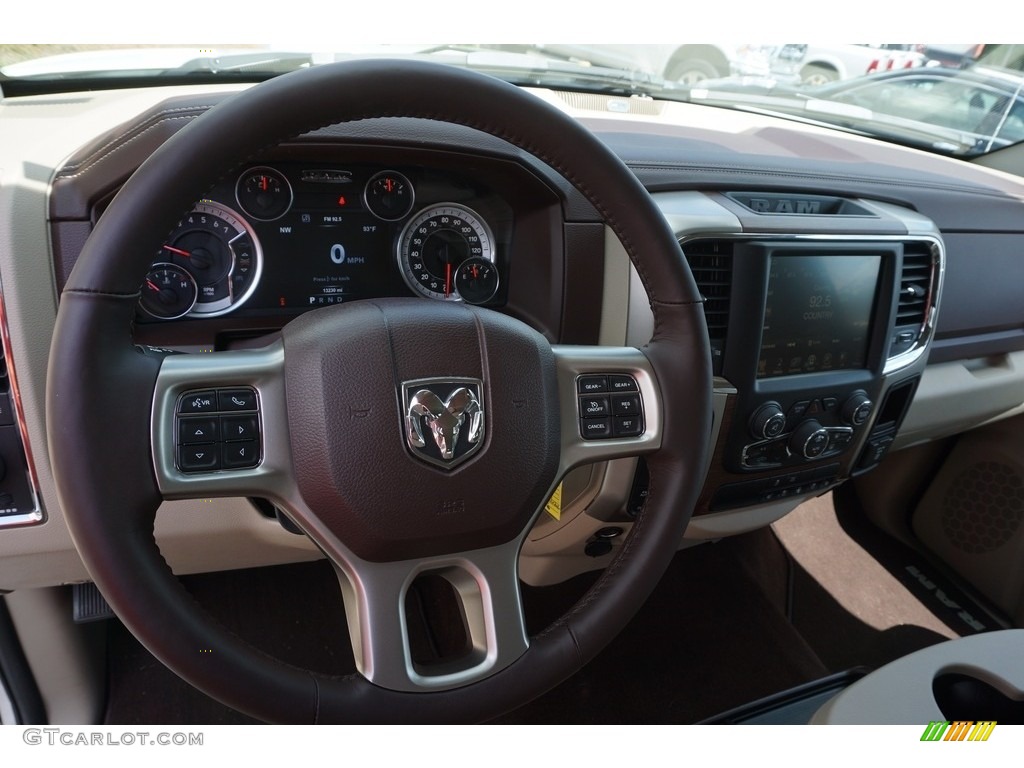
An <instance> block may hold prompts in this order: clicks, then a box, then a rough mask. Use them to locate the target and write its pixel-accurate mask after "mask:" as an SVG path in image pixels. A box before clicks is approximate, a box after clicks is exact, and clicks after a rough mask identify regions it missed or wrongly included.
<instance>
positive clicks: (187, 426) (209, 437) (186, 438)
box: [178, 417, 218, 445]
mask: <svg viewBox="0 0 1024 768" xmlns="http://www.w3.org/2000/svg"><path fill="white" fill-rule="evenodd" d="M217 427H218V423H217V418H216V417H214V418H212V419H204V418H191V419H179V420H178V443H180V444H182V445H190V444H192V443H209V442H211V441H214V440H217V439H218V435H217V432H218V429H217Z"/></svg>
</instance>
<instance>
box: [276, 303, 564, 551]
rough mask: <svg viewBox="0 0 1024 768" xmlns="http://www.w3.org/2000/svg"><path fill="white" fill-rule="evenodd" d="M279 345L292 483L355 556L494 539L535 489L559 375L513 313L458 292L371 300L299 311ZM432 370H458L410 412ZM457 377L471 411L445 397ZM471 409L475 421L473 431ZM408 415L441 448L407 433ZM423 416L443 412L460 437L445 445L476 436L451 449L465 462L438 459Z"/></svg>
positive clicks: (546, 485)
mask: <svg viewBox="0 0 1024 768" xmlns="http://www.w3.org/2000/svg"><path fill="white" fill-rule="evenodd" d="M284 350H285V383H286V391H287V408H288V422H289V432H290V434H291V447H292V461H293V464H294V466H295V468H296V474H295V477H296V481H297V485H298V488H299V491H300V493H301V494H302V497H303V499H304V500H305V502H306V504H307V505H308V506H309V508H310V509H311V510H312V511H313V512H314V513H315V514H316V515H317V517H318V518H319V519H320V520H321V521H322V522H323V523H324V524H326V525H327V526H328V527H329V528H331V529H332V530H333V531H334V532H335V534H336V535H337V536H338V537H339V538H341V539H342V540H343V541H344V542H345V544H346V546H348V547H349V548H350V549H351V550H352V551H353V552H354V553H355V554H357V555H358V556H359V557H361V558H364V559H366V560H373V561H382V560H395V559H399V560H407V559H410V558H424V557H431V556H436V555H440V554H445V553H450V552H457V551H463V550H467V549H483V548H486V547H490V546H496V545H498V544H503V543H506V542H509V541H512V540H513V539H515V538H516V536H518V535H519V534H520V532H521V531H522V530H523V529H524V528H525V527H526V525H527V524H528V523H529V521H530V519H531V517H532V516H533V514H534V512H535V511H536V510H537V508H538V507H539V505H540V504H542V503H543V502H544V500H545V494H546V493H547V492H548V491H549V490H550V488H551V487H552V484H553V482H554V479H555V473H556V471H557V470H558V461H559V454H560V450H561V446H560V439H559V438H560V424H561V420H560V412H559V399H558V383H557V378H556V375H555V364H554V355H553V353H552V351H551V346H550V344H548V342H547V341H546V340H545V339H544V337H543V336H541V335H540V334H539V333H537V332H536V331H534V330H533V329H531V328H529V327H528V326H526V325H524V324H523V323H520V322H518V321H516V320H513V319H511V318H509V317H506V316H505V315H501V314H498V313H495V312H489V311H486V310H480V309H477V308H475V307H469V306H462V305H447V304H446V305H439V304H436V303H434V302H428V301H422V300H418V299H394V300H388V301H367V302H359V303H355V304H350V305H340V306H336V307H327V308H324V309H322V310H317V311H314V312H310V313H307V314H305V315H303V316H302V317H300V318H298V319H297V320H295V321H294V322H292V323H290V324H289V325H288V326H286V327H285V329H284ZM429 379H440V380H441V381H448V382H454V384H453V385H450V386H448V387H447V391H446V389H444V388H441V389H438V391H439V392H440V393H441V395H440V396H438V395H437V394H436V393H435V394H434V397H435V399H436V401H437V405H439V406H440V408H438V409H437V410H436V415H435V416H434V418H433V419H432V418H431V416H430V415H426V416H424V415H419V414H416V413H410V405H411V402H412V399H413V398H415V396H416V394H418V393H419V392H420V391H427V392H430V391H431V390H429V389H425V385H422V386H415V387H412V388H410V387H408V383H410V382H423V381H425V380H429ZM462 379H466V380H475V381H479V382H481V385H479V386H480V387H482V391H479V392H477V393H474V394H475V397H476V408H475V409H474V410H475V412H474V413H472V414H469V418H470V421H469V422H467V421H466V413H465V410H463V409H465V408H468V407H469V406H468V404H465V403H462V404H460V403H456V404H454V408H453V404H452V403H448V405H447V407H445V400H448V399H450V398H451V396H452V395H453V394H455V393H456V392H457V391H458V390H459V389H465V387H459V386H455V384H457V383H458V381H459V380H462ZM403 393H407V394H405V395H404V396H403ZM442 396H443V397H444V400H442V399H441V397H442ZM406 398H408V399H406ZM420 400H422V401H424V403H421V405H423V404H425V402H426V401H427V400H428V398H427V397H426V396H425V395H424V396H421V398H420ZM453 411H457V413H453ZM445 416H447V417H448V421H447V422H445V419H444V418H443V417H445ZM459 416H461V417H462V424H461V425H459V426H460V427H461V428H460V429H459V432H458V434H457V435H455V434H453V432H454V430H453V429H452V427H453V426H454V425H456V424H458V417H459ZM473 418H477V421H478V425H477V426H478V430H479V432H480V433H481V434H479V435H478V436H477V437H478V442H476V443H475V444H470V442H469V441H470V437H471V435H470V434H469V433H470V432H471V430H472V427H473V424H472V419H473ZM415 419H422V422H419V421H416V422H414V423H416V425H417V426H418V427H419V428H420V430H421V431H425V430H426V433H425V434H424V435H423V437H424V440H423V442H424V443H426V445H424V449H430V448H432V452H429V453H426V455H427V456H429V457H437V461H430V462H428V461H424V459H423V457H422V455H421V453H420V452H419V451H414V450H413V447H411V446H410V444H409V431H410V430H409V422H410V420H415ZM431 421H434V422H441V424H440V425H439V426H438V429H443V428H444V426H445V424H446V423H447V425H448V428H449V430H450V431H449V434H448V437H449V438H451V437H457V438H458V442H457V443H456V444H455V445H454V446H452V447H453V449H461V448H465V447H467V446H468V447H469V448H472V449H475V450H473V451H472V453H466V454H458V452H457V451H453V453H456V455H455V456H453V458H462V456H465V457H466V460H465V462H458V463H457V462H455V461H449V462H447V463H445V462H444V459H443V454H442V453H441V450H440V449H439V447H438V445H437V442H436V440H435V435H433V434H431V433H430V432H429V425H430V423H431ZM439 437H441V438H442V442H443V439H444V435H443V434H442V435H439ZM439 465H440V466H439ZM368 470H369V471H368ZM499 499H500V503H497V500H499Z"/></svg>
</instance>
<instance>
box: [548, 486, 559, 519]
mask: <svg viewBox="0 0 1024 768" xmlns="http://www.w3.org/2000/svg"><path fill="white" fill-rule="evenodd" d="M544 510H545V511H546V512H547V513H548V514H549V515H551V516H552V517H553V518H555V520H561V519H562V484H561V483H559V484H558V487H557V488H555V492H554V493H552V494H551V498H550V499H548V503H547V504H545V505H544Z"/></svg>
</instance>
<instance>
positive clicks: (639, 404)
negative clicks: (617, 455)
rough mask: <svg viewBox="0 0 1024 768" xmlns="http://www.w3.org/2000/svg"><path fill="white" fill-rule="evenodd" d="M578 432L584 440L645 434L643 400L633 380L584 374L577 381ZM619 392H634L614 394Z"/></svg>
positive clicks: (628, 377)
mask: <svg viewBox="0 0 1024 768" xmlns="http://www.w3.org/2000/svg"><path fill="white" fill-rule="evenodd" d="M576 391H577V392H578V393H580V394H581V395H584V394H585V395H586V396H585V397H580V398H579V418H580V435H582V437H583V439H584V440H605V439H608V438H614V437H639V436H640V435H642V434H643V433H644V425H643V401H642V400H641V398H640V387H638V386H637V383H636V379H634V378H633V377H632V376H627V375H623V374H607V375H587V376H580V377H579V378H578V379H577V380H576ZM620 392H626V393H634V394H617V393H620Z"/></svg>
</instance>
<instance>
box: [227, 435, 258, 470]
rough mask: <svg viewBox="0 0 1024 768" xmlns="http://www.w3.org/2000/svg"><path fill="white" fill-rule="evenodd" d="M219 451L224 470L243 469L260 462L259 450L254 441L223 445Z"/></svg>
mask: <svg viewBox="0 0 1024 768" xmlns="http://www.w3.org/2000/svg"><path fill="white" fill-rule="evenodd" d="M221 449H222V454H223V464H224V469H245V468H247V467H255V466H256V465H257V464H259V462H260V449H259V445H258V444H257V443H256V441H255V440H242V441H240V442H236V443H224V445H223V446H221Z"/></svg>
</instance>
